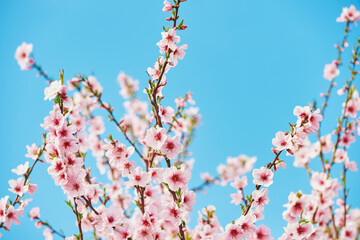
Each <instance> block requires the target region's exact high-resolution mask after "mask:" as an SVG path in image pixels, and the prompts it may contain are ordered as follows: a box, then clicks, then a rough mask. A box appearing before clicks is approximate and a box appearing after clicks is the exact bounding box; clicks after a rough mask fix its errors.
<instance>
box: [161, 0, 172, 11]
mask: <svg viewBox="0 0 360 240" xmlns="http://www.w3.org/2000/svg"><path fill="white" fill-rule="evenodd" d="M171 9H172V5H171V4H170V3H169V1H167V0H165V1H164V8H163V9H162V10H163V12H169V11H171Z"/></svg>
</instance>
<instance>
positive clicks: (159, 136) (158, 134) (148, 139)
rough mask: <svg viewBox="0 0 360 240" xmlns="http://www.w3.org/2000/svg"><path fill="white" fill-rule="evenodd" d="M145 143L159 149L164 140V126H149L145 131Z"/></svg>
mask: <svg viewBox="0 0 360 240" xmlns="http://www.w3.org/2000/svg"><path fill="white" fill-rule="evenodd" d="M144 140H145V143H146V145H147V146H149V147H151V148H154V149H156V150H160V148H161V147H162V145H163V144H164V142H165V140H166V130H165V129H164V128H158V129H156V128H153V127H152V128H150V129H148V130H147V131H146V136H145V139H144Z"/></svg>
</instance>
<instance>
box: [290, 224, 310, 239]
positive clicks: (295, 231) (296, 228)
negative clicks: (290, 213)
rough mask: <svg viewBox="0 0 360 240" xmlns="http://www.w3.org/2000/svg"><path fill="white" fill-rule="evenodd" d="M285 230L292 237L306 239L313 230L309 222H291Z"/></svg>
mask: <svg viewBox="0 0 360 240" xmlns="http://www.w3.org/2000/svg"><path fill="white" fill-rule="evenodd" d="M285 231H286V232H287V233H288V234H290V235H291V236H292V238H293V239H299V240H300V239H306V238H308V237H309V236H310V235H311V233H312V232H313V225H312V224H311V223H304V222H302V223H293V224H289V225H288V226H287V227H286V228H285Z"/></svg>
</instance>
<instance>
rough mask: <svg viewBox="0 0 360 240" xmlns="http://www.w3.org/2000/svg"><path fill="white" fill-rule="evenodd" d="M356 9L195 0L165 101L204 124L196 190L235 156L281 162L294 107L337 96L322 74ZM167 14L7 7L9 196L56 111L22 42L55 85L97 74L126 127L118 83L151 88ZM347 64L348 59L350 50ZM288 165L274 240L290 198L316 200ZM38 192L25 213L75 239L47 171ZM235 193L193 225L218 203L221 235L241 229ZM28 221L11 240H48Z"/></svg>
mask: <svg viewBox="0 0 360 240" xmlns="http://www.w3.org/2000/svg"><path fill="white" fill-rule="evenodd" d="M350 4H355V6H356V7H357V8H360V4H359V1H350V0H342V1H338V0H332V1H329V0H318V1H313V0H303V1H295V0H274V1H268V0H228V1H202V0H188V1H187V2H186V3H184V4H183V6H182V7H181V9H180V17H181V18H184V19H185V24H187V25H188V26H189V28H188V29H187V30H186V31H184V32H181V40H182V42H183V43H187V44H188V45H189V49H188V50H187V54H186V56H185V59H184V60H183V61H180V64H179V66H178V67H176V68H175V69H173V70H172V71H171V72H170V73H169V74H168V76H167V77H168V85H167V86H166V88H165V90H164V93H165V95H166V99H165V101H166V102H167V103H168V104H173V99H174V98H175V97H177V96H181V95H184V93H186V92H187V91H189V90H191V91H192V92H194V98H195V100H196V101H197V104H198V106H199V107H200V109H201V110H200V111H201V114H202V115H203V119H202V122H203V125H202V126H201V127H200V129H199V130H198V131H197V133H196V139H195V141H194V143H193V145H192V147H191V149H192V150H193V153H194V157H195V159H196V163H195V166H194V171H193V179H192V180H191V183H190V186H195V185H197V184H199V183H200V182H201V180H200V177H199V175H200V173H201V172H204V171H209V172H210V173H212V174H214V175H215V174H216V171H215V169H216V167H217V166H218V165H219V164H220V163H222V162H225V160H226V158H227V157H228V156H237V155H239V154H247V155H250V156H257V157H258V162H257V163H256V167H259V166H261V165H263V164H265V163H267V162H269V161H270V160H272V158H273V154H272V152H271V151H270V148H271V140H272V138H273V137H274V135H275V132H277V131H279V130H283V131H286V130H288V122H294V121H295V118H294V116H293V115H292V110H293V108H294V107H295V106H296V105H306V104H308V103H309V102H311V101H313V100H314V99H318V100H319V99H320V97H319V93H320V92H323V91H325V89H326V88H327V87H328V84H329V83H328V81H326V80H324V79H323V78H322V71H323V67H324V65H325V64H326V63H330V62H331V60H333V59H335V57H336V50H335V49H334V48H333V45H334V43H336V42H338V41H340V40H341V38H342V36H343V24H339V23H336V21H335V20H336V18H337V17H338V16H339V15H340V13H341V8H342V7H343V6H349V5H350ZM161 8H162V0H156V1H155V0H152V1H116V0H107V1H85V0H78V1H72V0H65V1H55V0H34V1H26V0H23V1H0V36H1V37H0V74H1V75H0V76H1V87H2V91H1V94H0V101H1V103H0V116H1V117H0V133H1V134H0V152H1V160H0V161H1V168H0V196H4V195H6V194H10V196H12V197H14V196H13V194H11V193H9V192H8V191H7V189H8V184H7V182H8V180H9V178H12V177H13V178H14V177H15V175H14V174H12V173H11V169H12V168H14V167H16V166H17V165H18V164H20V163H24V162H25V160H26V159H25V157H24V154H25V153H26V148H25V146H26V145H27V144H28V145H31V144H32V143H33V142H36V143H37V144H40V143H41V131H42V129H41V127H40V123H42V122H43V119H44V117H45V116H46V115H47V114H48V112H49V110H50V109H51V103H50V102H44V101H43V98H44V96H43V89H44V87H45V83H44V81H43V80H42V79H38V78H36V77H35V72H34V71H31V72H21V71H20V70H19V67H18V65H17V63H16V61H15V59H14V53H15V49H16V47H17V46H18V45H20V44H21V43H22V42H23V41H25V42H31V43H33V44H34V53H35V57H36V60H37V61H38V62H39V63H40V64H41V65H42V66H43V68H44V69H46V70H47V71H48V72H49V74H50V75H51V76H54V77H57V73H58V70H59V69H64V70H65V74H66V77H67V78H71V77H72V76H73V75H74V74H76V73H86V74H90V73H93V74H95V75H96V76H97V77H98V79H99V80H100V82H101V84H102V85H103V87H104V94H103V96H104V100H106V101H109V102H111V103H112V104H113V105H114V106H115V109H116V110H115V113H116V114H117V116H118V117H120V116H122V114H123V110H122V109H121V106H122V99H121V97H120V96H119V95H118V91H119V88H118V85H117V83H116V77H117V74H118V73H119V72H120V71H121V70H122V71H125V72H126V73H127V74H129V75H132V76H133V77H134V78H136V79H139V80H140V82H141V84H140V85H141V88H143V87H145V85H146V81H147V76H146V73H145V70H146V68H147V67H148V66H151V65H152V64H153V63H154V62H155V61H156V58H157V57H158V54H159V53H158V48H157V46H156V45H155V44H156V42H157V41H158V40H159V39H160V38H161V35H160V31H161V29H162V26H163V25H164V24H167V23H166V22H165V21H164V18H165V17H166V16H167V15H166V14H165V13H163V12H161ZM359 33H360V30H359V28H356V29H355V30H354V31H353V32H351V36H352V37H351V38H350V39H351V41H350V43H352V42H354V41H352V40H354V37H359V36H360V34H359ZM344 54H345V56H346V57H349V56H350V52H349V51H347V52H345V53H344ZM348 76H349V73H348V71H347V67H342V68H341V76H340V78H338V80H339V81H341V82H342V83H344V79H345V78H346V77H348ZM358 80H359V79H357V81H358ZM340 85H341V84H340ZM143 99H145V98H143ZM342 99H343V98H341V97H335V98H332V99H331V100H330V107H329V109H328V112H327V117H328V120H327V121H326V122H325V123H324V125H323V127H324V128H323V129H324V130H323V132H324V133H325V132H330V131H331V130H332V129H333V128H334V127H335V124H336V120H335V119H336V116H338V115H339V114H340V113H341V111H340V108H339V107H340V100H342ZM329 118H330V119H329ZM109 129H110V130H111V129H113V128H112V127H109ZM359 149H360V144H359V143H355V144H354V145H353V146H352V150H351V153H350V158H351V159H352V160H355V161H356V162H357V163H358V165H360V162H359V157H360V150H359ZM285 160H286V162H287V164H288V168H287V169H286V171H281V172H279V173H277V174H276V175H275V181H274V184H273V185H272V186H271V187H270V189H269V190H270V203H269V205H268V206H267V207H266V210H265V216H266V217H265V219H264V220H263V221H262V222H261V223H263V224H266V225H267V226H269V227H270V228H271V229H272V233H273V236H274V237H279V236H280V235H281V234H282V232H283V227H284V226H285V222H284V221H283V220H282V215H281V213H282V212H283V211H284V207H283V206H282V205H283V204H285V203H286V202H287V196H288V194H289V192H290V191H297V190H299V189H303V190H304V192H305V193H309V191H310V188H309V186H308V182H307V178H306V173H305V170H303V169H296V168H294V167H293V166H292V161H293V159H292V158H285ZM315 161H318V160H315ZM313 165H315V166H317V165H318V164H316V163H315V164H313ZM359 167H360V166H359ZM32 181H33V182H34V183H37V184H38V185H39V187H38V190H39V193H36V194H35V195H34V196H33V198H34V200H33V202H32V203H31V204H30V207H29V208H28V209H27V210H30V209H31V207H33V206H40V207H41V215H42V218H43V219H46V220H49V222H50V223H51V224H53V225H54V226H55V227H56V228H58V229H59V228H61V229H63V230H64V231H65V233H66V234H67V235H71V234H72V233H76V231H77V230H76V226H75V224H74V223H75V217H74V216H73V215H72V214H71V213H70V212H69V211H68V209H67V206H66V205H65V204H64V198H65V197H64V195H63V194H62V190H61V189H60V188H58V187H55V185H54V182H53V180H52V178H51V177H50V176H49V175H48V174H47V166H46V165H45V164H42V165H39V166H38V167H37V168H36V169H35V170H34V174H33V176H32ZM359 182H360V176H359V174H358V173H350V174H349V183H350V184H353V186H354V184H355V183H359ZM248 191H250V190H248ZM232 192H234V190H233V189H232V188H231V187H226V188H220V187H212V188H210V189H208V194H207V195H201V194H200V195H199V196H198V197H197V203H196V206H195V209H196V210H195V212H194V214H193V215H192V224H191V225H192V226H193V225H194V223H195V222H196V218H197V210H199V209H200V208H202V207H204V206H206V205H209V204H213V205H215V206H217V210H218V211H217V214H218V217H219V219H220V222H221V224H222V225H223V226H225V224H226V223H229V222H231V221H232V220H234V219H236V218H238V217H239V216H240V214H241V209H240V207H238V206H235V205H231V204H230V201H231V199H230V193H232ZM359 197H360V193H359V191H358V189H355V188H354V187H352V188H350V197H349V203H350V204H351V205H352V206H359V205H360V202H359V200H358V199H359ZM21 220H22V224H21V225H20V226H12V227H11V231H10V232H9V233H8V232H6V233H4V234H5V237H4V239H41V238H42V231H41V230H38V229H36V228H35V227H34V226H33V223H32V222H30V220H29V219H28V218H27V217H24V218H22V219H21ZM2 233H3V231H2ZM30 236H31V237H30Z"/></svg>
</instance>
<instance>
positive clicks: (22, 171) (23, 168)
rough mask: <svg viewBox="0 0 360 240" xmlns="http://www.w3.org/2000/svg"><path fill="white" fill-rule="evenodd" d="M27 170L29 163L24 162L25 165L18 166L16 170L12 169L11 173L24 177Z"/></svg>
mask: <svg viewBox="0 0 360 240" xmlns="http://www.w3.org/2000/svg"><path fill="white" fill-rule="evenodd" d="M28 169H29V162H25V164H19V165H18V166H17V167H16V169H12V170H11V171H12V172H13V173H15V174H16V175H24V174H25V173H26V172H27V170H28Z"/></svg>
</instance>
